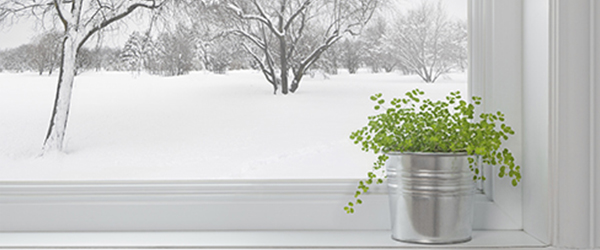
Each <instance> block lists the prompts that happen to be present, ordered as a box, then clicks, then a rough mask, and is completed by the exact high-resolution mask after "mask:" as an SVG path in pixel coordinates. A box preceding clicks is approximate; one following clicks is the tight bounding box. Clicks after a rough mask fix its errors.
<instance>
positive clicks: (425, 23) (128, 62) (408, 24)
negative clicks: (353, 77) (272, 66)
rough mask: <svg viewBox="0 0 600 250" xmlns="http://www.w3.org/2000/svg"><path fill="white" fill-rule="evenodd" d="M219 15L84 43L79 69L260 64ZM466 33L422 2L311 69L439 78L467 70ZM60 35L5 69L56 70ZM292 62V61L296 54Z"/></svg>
mask: <svg viewBox="0 0 600 250" xmlns="http://www.w3.org/2000/svg"><path fill="white" fill-rule="evenodd" d="M218 17H219V18H222V19H224V20H216V21H215V20H212V21H211V20H201V21H199V22H196V23H192V24H187V25H186V24H183V23H181V24H178V25H176V26H174V28H172V29H171V30H169V31H164V32H160V33H158V34H151V33H150V32H133V33H131V34H130V35H129V39H128V40H127V41H126V43H125V44H124V45H123V47H121V48H108V47H100V46H96V47H93V48H88V47H82V48H81V49H80V51H79V53H78V57H77V63H76V67H77V72H78V73H81V72H84V71H90V70H95V71H131V72H138V73H139V72H147V73H150V74H156V75H163V76H175V75H183V74H187V73H188V72H190V71H197V70H208V71H211V72H214V73H218V74H223V73H226V72H227V71H228V70H237V69H251V68H252V69H260V65H259V61H257V60H256V59H260V58H257V57H253V55H252V52H253V51H254V50H252V49H248V47H247V44H248V42H246V43H243V42H241V41H245V38H244V37H242V36H240V35H239V34H236V33H233V32H227V29H228V27H224V25H225V26H226V24H227V20H225V19H226V18H227V16H226V15H220V16H218ZM300 27H303V28H304V30H303V32H305V33H306V34H305V35H304V38H303V40H301V42H302V43H305V44H303V45H300V44H299V45H298V46H296V50H300V49H302V48H310V47H315V46H312V45H310V43H311V42H313V41H317V40H319V37H318V29H316V28H315V29H309V28H306V27H304V26H300ZM296 32H297V31H296ZM310 32H315V33H310ZM467 37H468V36H467V25H466V23H465V22H464V21H460V20H452V19H450V18H448V17H447V15H446V11H445V10H444V9H443V8H442V5H440V4H437V5H435V4H422V5H420V6H419V7H418V8H415V9H412V10H410V11H407V12H406V13H405V14H403V15H396V16H394V17H392V18H390V17H389V16H386V15H382V14H379V15H375V16H374V17H373V18H372V20H371V21H370V22H369V23H368V24H367V25H366V26H365V27H364V28H363V29H362V31H361V32H360V35H355V36H344V37H343V38H342V39H340V40H339V41H338V42H336V43H334V44H332V45H331V46H329V47H328V48H327V50H326V51H324V52H323V53H322V54H320V58H319V60H317V61H316V62H315V63H314V64H312V65H310V71H321V72H324V73H326V74H337V73H338V69H341V68H344V69H347V70H348V71H349V72H350V73H356V72H357V70H358V69H359V68H363V67H367V68H369V69H370V71H371V72H373V73H377V72H392V71H400V72H402V73H404V74H417V75H419V76H420V77H421V78H422V79H423V80H424V81H425V82H434V81H435V80H436V79H437V78H438V77H440V76H441V75H442V74H445V73H448V72H452V71H464V70H466V68H467ZM61 39H62V35H61V33H60V32H57V31H48V32H45V33H43V34H40V35H38V36H37V37H35V38H33V39H32V40H31V41H30V42H29V43H28V44H24V45H21V46H19V47H17V48H13V49H9V50H4V51H0V72H1V71H10V72H24V71H33V72H37V73H39V74H44V73H47V74H52V73H53V72H54V71H57V68H58V67H59V64H60V61H59V60H60V51H61V49H60V46H61ZM246 41H247V40H246ZM269 42H272V41H269ZM245 46H246V47H245ZM268 46H271V47H275V46H276V45H275V44H273V45H271V44H268ZM278 56H279V55H277V54H276V53H275V54H274V55H273V57H278ZM291 60H292V61H291V63H292V64H293V60H294V58H291Z"/></svg>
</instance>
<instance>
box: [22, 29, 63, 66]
mask: <svg viewBox="0 0 600 250" xmlns="http://www.w3.org/2000/svg"><path fill="white" fill-rule="evenodd" d="M61 37H62V34H61V33H60V32H57V31H48V32H44V33H43V34H41V35H39V36H37V37H35V38H34V39H33V44H32V45H33V46H32V47H31V48H32V49H33V51H30V53H29V54H30V57H31V62H32V63H33V65H32V68H33V69H35V70H37V71H38V73H39V74H40V75H41V74H42V73H44V71H46V70H48V75H51V74H52V71H53V70H54V69H55V68H56V67H57V66H58V61H59V58H60V42H61Z"/></svg>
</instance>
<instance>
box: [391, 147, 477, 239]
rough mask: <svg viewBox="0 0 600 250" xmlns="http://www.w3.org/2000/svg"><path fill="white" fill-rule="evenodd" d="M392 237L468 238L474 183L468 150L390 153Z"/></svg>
mask: <svg viewBox="0 0 600 250" xmlns="http://www.w3.org/2000/svg"><path fill="white" fill-rule="evenodd" d="M388 156H389V159H388V161H387V163H386V171H387V176H388V193H389V198H390V211H391V218H392V238H393V239H395V240H399V241H404V242H411V243H425V244H450V243H461V242H466V241H469V240H471V232H472V221H473V195H474V190H475V183H474V181H473V174H472V172H471V170H470V169H469V163H468V160H467V159H468V155H467V154H455V153H393V152H392V153H389V154H388Z"/></svg>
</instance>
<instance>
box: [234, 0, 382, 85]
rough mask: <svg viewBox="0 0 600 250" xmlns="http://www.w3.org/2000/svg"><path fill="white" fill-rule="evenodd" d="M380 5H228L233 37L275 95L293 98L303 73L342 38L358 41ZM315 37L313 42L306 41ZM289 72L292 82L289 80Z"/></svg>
mask: <svg viewBox="0 0 600 250" xmlns="http://www.w3.org/2000/svg"><path fill="white" fill-rule="evenodd" d="M379 2H380V0H321V1H311V0H277V1H268V0H251V1H248V0H230V1H229V3H228V7H229V9H230V10H231V12H232V13H234V15H235V16H236V17H237V18H238V19H239V20H240V23H241V24H240V26H239V27H238V28H237V29H236V30H235V33H237V34H239V35H241V36H243V37H245V38H246V40H247V41H248V43H244V44H243V46H244V48H245V49H246V51H247V52H248V53H249V54H250V55H251V56H252V58H253V59H254V60H255V61H256V63H257V64H258V65H259V67H260V69H261V71H262V73H263V74H264V76H265V78H266V79H267V81H268V82H269V83H270V84H271V85H272V86H273V89H274V93H277V90H278V87H279V86H281V93H283V94H284V95H285V94H288V93H289V92H292V93H294V92H295V91H296V90H297V89H298V87H299V85H300V81H301V80H302V77H303V76H304V75H305V73H306V71H307V70H308V69H309V68H310V67H311V66H312V65H313V64H314V63H315V62H316V61H317V60H318V59H319V57H320V56H321V55H322V54H323V53H324V52H325V51H326V50H327V49H328V48H330V47H331V46H332V45H333V44H335V43H336V42H338V41H339V40H340V39H341V38H342V37H344V36H345V35H346V34H352V35H357V34H358V33H359V32H360V30H361V29H362V27H364V25H365V24H366V23H367V22H368V21H369V19H370V18H371V16H372V15H373V12H374V10H375V9H376V8H377V6H378V4H379ZM309 32H318V33H314V34H313V36H314V37H316V38H317V40H310V39H306V36H307V33H309ZM290 71H291V74H292V75H291V81H290V79H289V74H290Z"/></svg>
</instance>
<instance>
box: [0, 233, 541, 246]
mask: <svg viewBox="0 0 600 250" xmlns="http://www.w3.org/2000/svg"><path fill="white" fill-rule="evenodd" d="M544 247H547V246H546V245H545V244H543V243H541V242H540V241H538V240H536V239H535V238H533V237H531V236H529V235H528V234H527V233H525V232H523V231H475V232H473V240H471V241H470V242H467V243H462V244H450V245H420V244H408V243H402V242H397V241H394V240H392V239H391V236H390V231H388V230H381V231H379V230H378V231H216V232H213V231H206V232H106V233H104V232H90V233H76V232H74V233H0V249H6V248H19V249H23V248H53V249H54V248H69V249H73V248H140V249H143V248H169V249H177V248H186V249H187V248H202V249H206V248H229V249H232V248H233V249H236V248H252V249H257V248H258V249H260V248H268V249H273V248H336V249H339V248H402V249H412V248H415V249H422V248H452V249H456V248H477V249H481V248H518V249H524V248H544Z"/></svg>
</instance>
